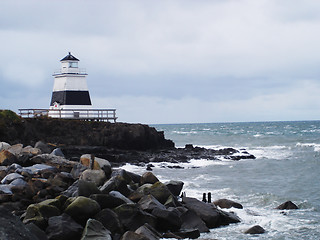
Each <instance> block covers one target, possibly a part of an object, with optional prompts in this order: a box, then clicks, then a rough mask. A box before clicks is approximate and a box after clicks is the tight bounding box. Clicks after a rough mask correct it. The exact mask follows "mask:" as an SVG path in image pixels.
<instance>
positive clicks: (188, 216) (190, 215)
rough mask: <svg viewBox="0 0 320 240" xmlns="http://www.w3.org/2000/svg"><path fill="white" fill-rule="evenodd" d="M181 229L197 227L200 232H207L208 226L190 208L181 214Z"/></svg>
mask: <svg viewBox="0 0 320 240" xmlns="http://www.w3.org/2000/svg"><path fill="white" fill-rule="evenodd" d="M180 218H181V222H182V224H181V229H182V230H188V229H198V230H199V232H200V233H204V232H209V231H210V230H209V228H208V227H207V226H206V224H205V222H204V221H202V219H201V218H200V217H199V216H198V215H197V214H196V213H195V212H194V211H192V210H187V211H186V212H184V213H182V214H181V216H180Z"/></svg>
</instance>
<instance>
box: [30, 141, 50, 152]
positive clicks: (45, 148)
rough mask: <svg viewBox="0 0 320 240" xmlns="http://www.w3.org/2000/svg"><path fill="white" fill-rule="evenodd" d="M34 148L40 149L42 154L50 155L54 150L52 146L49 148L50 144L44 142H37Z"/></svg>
mask: <svg viewBox="0 0 320 240" xmlns="http://www.w3.org/2000/svg"><path fill="white" fill-rule="evenodd" d="M34 147H35V148H38V149H40V150H41V152H42V153H50V152H51V148H52V146H49V145H48V144H46V143H44V142H42V141H38V142H36V144H35V145H34Z"/></svg>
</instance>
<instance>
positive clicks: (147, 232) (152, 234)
mask: <svg viewBox="0 0 320 240" xmlns="http://www.w3.org/2000/svg"><path fill="white" fill-rule="evenodd" d="M135 233H138V234H140V235H142V236H145V237H146V238H147V239H149V240H158V239H160V238H161V237H162V236H161V234H160V233H158V232H157V231H156V230H155V229H154V228H153V227H151V226H150V225H149V224H147V223H145V224H144V225H143V226H141V227H139V228H138V229H137V230H136V231H135Z"/></svg>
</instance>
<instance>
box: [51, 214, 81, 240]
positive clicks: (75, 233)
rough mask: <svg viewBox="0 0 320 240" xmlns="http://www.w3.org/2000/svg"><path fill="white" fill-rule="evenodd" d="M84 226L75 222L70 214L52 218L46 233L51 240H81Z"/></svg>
mask: <svg viewBox="0 0 320 240" xmlns="http://www.w3.org/2000/svg"><path fill="white" fill-rule="evenodd" d="M82 229H83V228H82V226H81V225H80V224H78V223H77V222H75V221H74V220H73V219H72V218H71V217H70V216H69V215H68V214H65V213H63V214H62V215H60V216H55V217H51V218H49V220H48V227H47V229H46V233H47V236H48V238H49V239H50V240H51V239H52V240H58V239H59V240H73V239H74V240H76V239H80V237H81V233H82Z"/></svg>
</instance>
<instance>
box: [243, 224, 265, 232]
mask: <svg viewBox="0 0 320 240" xmlns="http://www.w3.org/2000/svg"><path fill="white" fill-rule="evenodd" d="M265 232H266V231H265V230H264V229H263V227H261V226H259V225H255V226H253V227H251V228H249V229H248V230H246V231H245V232H244V233H245V234H262V233H265Z"/></svg>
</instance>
